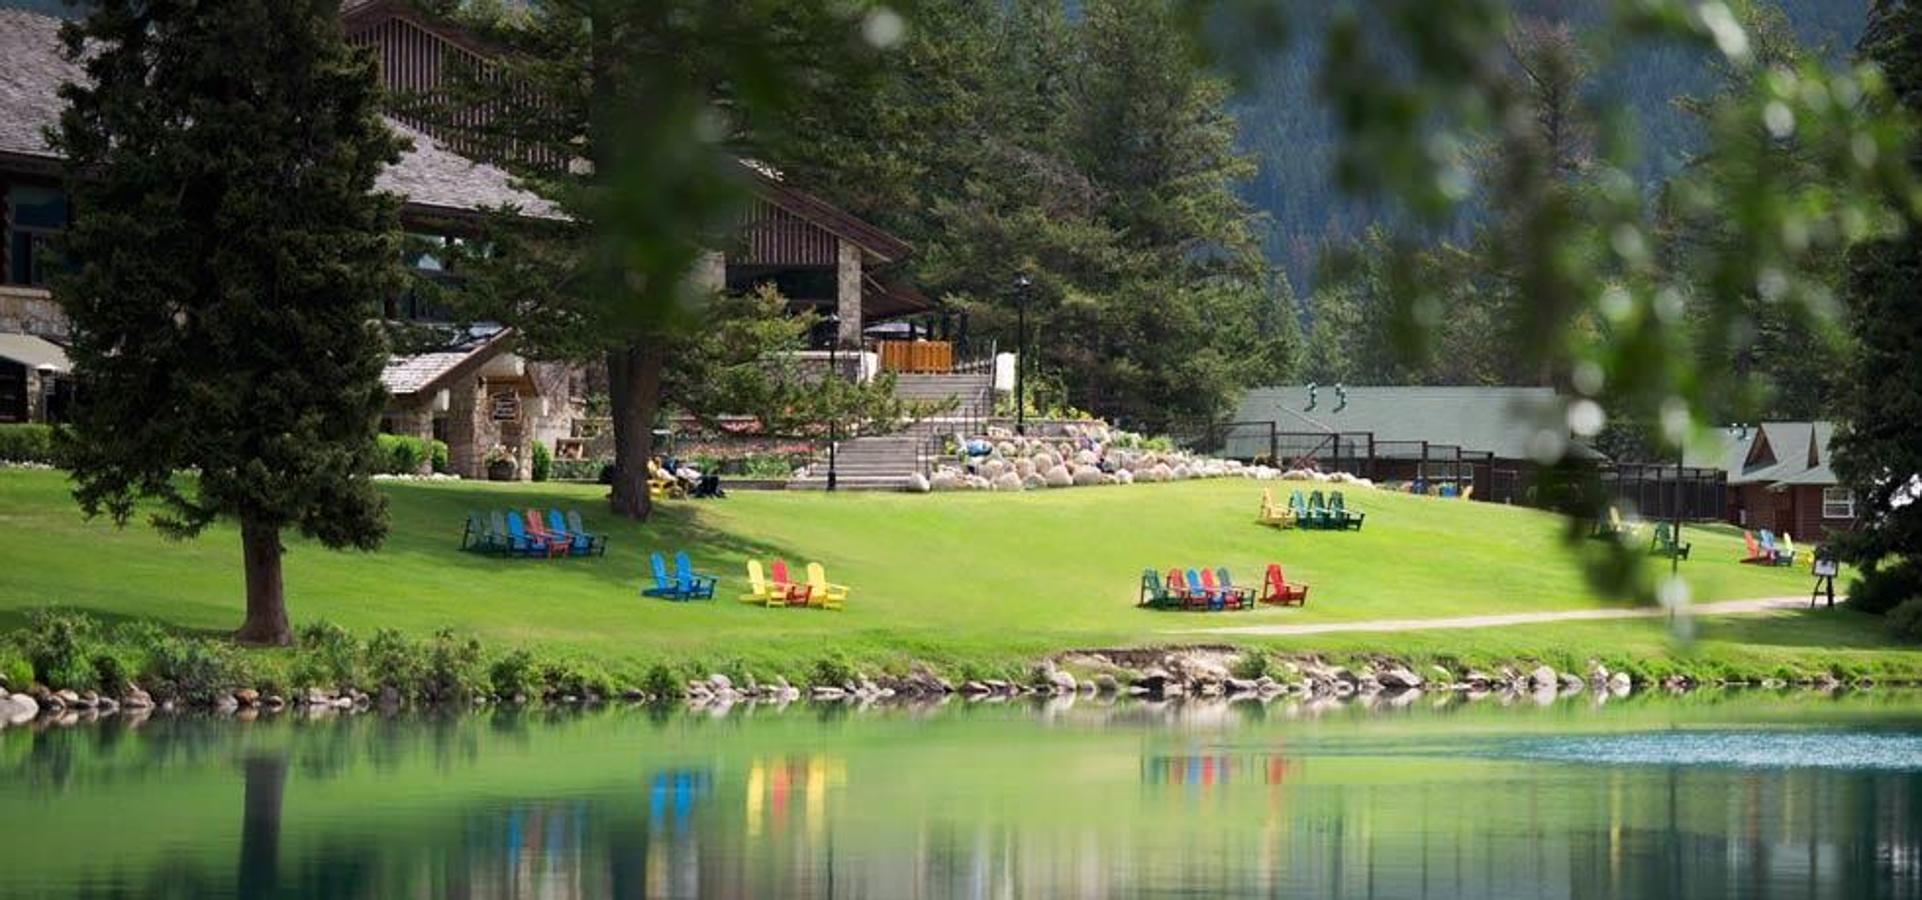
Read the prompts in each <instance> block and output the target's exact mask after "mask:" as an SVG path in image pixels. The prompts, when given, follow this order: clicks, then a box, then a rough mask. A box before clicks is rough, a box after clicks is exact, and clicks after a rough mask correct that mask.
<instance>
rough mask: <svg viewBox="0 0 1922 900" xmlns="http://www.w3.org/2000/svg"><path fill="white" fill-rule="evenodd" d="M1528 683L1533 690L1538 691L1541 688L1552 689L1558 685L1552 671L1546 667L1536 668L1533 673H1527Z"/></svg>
mask: <svg viewBox="0 0 1922 900" xmlns="http://www.w3.org/2000/svg"><path fill="white" fill-rule="evenodd" d="M1528 683H1529V685H1530V686H1531V687H1533V688H1534V689H1535V690H1538V691H1539V690H1541V689H1543V688H1554V687H1556V686H1557V685H1559V684H1560V681H1559V679H1557V678H1556V677H1555V670H1554V669H1551V668H1549V667H1547V666H1536V667H1535V670H1534V671H1532V672H1530V673H1528Z"/></svg>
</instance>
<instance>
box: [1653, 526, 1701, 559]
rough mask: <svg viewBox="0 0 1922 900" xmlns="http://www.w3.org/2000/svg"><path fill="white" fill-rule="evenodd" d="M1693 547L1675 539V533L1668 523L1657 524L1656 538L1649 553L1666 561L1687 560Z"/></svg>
mask: <svg viewBox="0 0 1922 900" xmlns="http://www.w3.org/2000/svg"><path fill="white" fill-rule="evenodd" d="M1690 546H1691V545H1689V544H1684V543H1681V542H1680V541H1677V540H1676V539H1675V531H1674V529H1673V527H1672V526H1670V525H1669V523H1667V522H1657V523H1655V537H1654V538H1653V539H1651V541H1650V543H1649V547H1648V552H1649V553H1650V554H1651V555H1654V556H1660V557H1663V558H1665V559H1687V558H1688V548H1689V547H1690Z"/></svg>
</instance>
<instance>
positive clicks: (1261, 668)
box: [1229, 650, 1268, 681]
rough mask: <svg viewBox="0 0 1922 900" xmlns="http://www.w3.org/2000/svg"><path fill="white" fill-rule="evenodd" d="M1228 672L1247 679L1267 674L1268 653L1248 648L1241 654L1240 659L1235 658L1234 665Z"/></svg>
mask: <svg viewBox="0 0 1922 900" xmlns="http://www.w3.org/2000/svg"><path fill="white" fill-rule="evenodd" d="M1229 674H1231V675H1233V676H1235V677H1236V678H1245V679H1247V680H1249V681H1256V680H1259V679H1260V678H1261V677H1262V676H1264V675H1267V674H1268V654H1266V653H1263V652H1261V651H1260V650H1250V651H1248V652H1247V653H1244V654H1242V656H1241V658H1240V659H1237V660H1235V664H1234V667H1233V669H1232V671H1230V673H1229Z"/></svg>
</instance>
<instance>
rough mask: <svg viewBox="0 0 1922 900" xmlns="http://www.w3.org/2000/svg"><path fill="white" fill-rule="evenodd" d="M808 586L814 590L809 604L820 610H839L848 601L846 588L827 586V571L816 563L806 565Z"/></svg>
mask: <svg viewBox="0 0 1922 900" xmlns="http://www.w3.org/2000/svg"><path fill="white" fill-rule="evenodd" d="M808 584H809V585H810V586H811V587H813V588H814V594H813V596H812V597H811V598H810V602H812V603H813V604H814V605H816V606H819V607H821V608H822V609H840V608H841V604H843V603H846V602H847V599H848V586H847V585H845V584H829V583H828V571H827V569H825V568H822V566H821V564H820V563H818V562H811V563H808Z"/></svg>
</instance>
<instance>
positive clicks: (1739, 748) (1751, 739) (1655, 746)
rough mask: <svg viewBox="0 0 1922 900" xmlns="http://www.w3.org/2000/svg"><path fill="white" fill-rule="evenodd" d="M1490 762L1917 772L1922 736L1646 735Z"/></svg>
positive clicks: (1587, 741)
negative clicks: (1543, 761) (1523, 760)
mask: <svg viewBox="0 0 1922 900" xmlns="http://www.w3.org/2000/svg"><path fill="white" fill-rule="evenodd" d="M1496 755H1499V756H1505V757H1519V758H1522V759H1539V760H1550V761H1554V762H1579V763H1589V764H1594V763H1602V764H1610V765H1665V766H1667V765H1677V766H1725V767H1731V768H1755V769H1764V768H1766V769H1782V768H1819V769H1864V770H1870V769H1873V770H1886V771H1908V770H1922V734H1916V733H1912V732H1875V731H1740V730H1728V731H1653V732H1636V733H1630V734H1613V735H1595V736H1575V737H1556V738H1530V739H1526V740H1522V741H1519V742H1517V743H1515V744H1512V745H1509V746H1507V747H1504V748H1502V749H1501V750H1500V751H1498V752H1497V754H1496Z"/></svg>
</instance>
